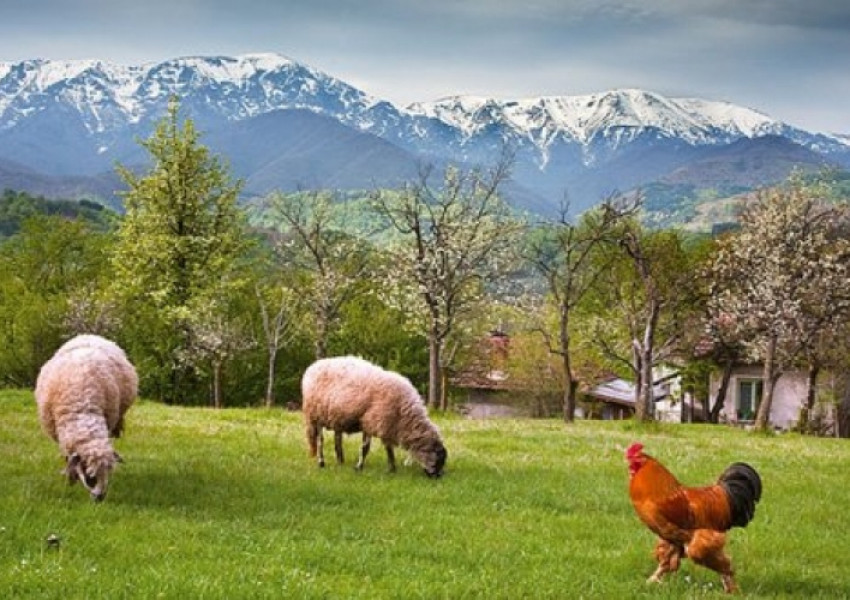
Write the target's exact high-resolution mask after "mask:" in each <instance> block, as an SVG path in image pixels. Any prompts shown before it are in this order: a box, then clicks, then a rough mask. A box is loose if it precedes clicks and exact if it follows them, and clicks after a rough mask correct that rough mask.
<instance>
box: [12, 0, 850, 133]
mask: <svg viewBox="0 0 850 600" xmlns="http://www.w3.org/2000/svg"><path fill="white" fill-rule="evenodd" d="M253 52H276V53H279V54H283V55H285V56H287V57H289V58H291V59H293V60H296V61H298V62H301V63H303V64H306V65H309V66H311V67H314V68H317V69H319V70H321V71H324V72H325V73H327V74H329V75H332V76H334V77H337V78H339V79H342V80H343V81H345V82H347V83H349V84H351V85H354V86H355V87H358V88H360V89H362V90H363V91H365V92H367V93H369V94H372V95H375V96H378V97H380V98H384V99H387V100H389V101H391V102H394V103H395V104H398V105H402V106H404V105H406V104H408V103H410V102H414V101H428V100H435V99H438V98H441V97H444V96H449V95H455V94H474V95H479V96H494V97H498V98H524V97H531V96H542V95H547V96H551V95H576V94H587V93H593V92H602V91H606V90H610V89H616V88H642V89H646V90H650V91H655V92H659V93H661V94H664V95H668V96H695V97H701V98H707V99H713V100H727V101H729V102H733V103H735V104H740V105H743V106H747V107H750V108H754V109H756V110H760V111H762V112H765V113H767V114H768V115H770V116H771V117H774V118H776V119H779V120H782V121H785V122H787V123H789V124H791V125H795V126H798V127H802V128H805V129H809V130H812V131H823V132H837V133H848V134H850V2H848V1H847V0H805V1H800V0H703V1H699V0H631V1H629V0H612V1H607V0H297V1H295V0H0V61H5V62H17V61H20V60H24V59H31V58H48V59H91V58H96V59H102V60H106V61H110V62H115V63H119V64H128V65H130V64H142V63H147V62H158V61H161V60H166V59H169V58H176V57H182V56H200V55H228V56H233V55H237V54H246V53H253Z"/></svg>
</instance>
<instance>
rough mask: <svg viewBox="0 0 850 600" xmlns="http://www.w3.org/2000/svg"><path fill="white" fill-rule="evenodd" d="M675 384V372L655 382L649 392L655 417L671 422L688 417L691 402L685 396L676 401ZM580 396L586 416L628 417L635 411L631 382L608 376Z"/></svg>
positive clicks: (687, 418)
mask: <svg viewBox="0 0 850 600" xmlns="http://www.w3.org/2000/svg"><path fill="white" fill-rule="evenodd" d="M679 387H680V386H679V378H678V376H675V375H669V376H668V377H666V378H661V383H658V384H656V386H655V389H654V390H653V392H654V397H655V417H656V419H657V420H659V421H667V422H672V423H679V422H682V421H688V420H690V419H689V415H692V414H693V412H694V411H693V410H692V409H691V406H692V401H691V399H690V396H689V395H686V397H685V398H684V399H683V400H681V401H680V400H678V396H679V395H680V390H679ZM583 395H584V398H585V404H587V405H588V406H587V409H586V413H587V416H588V418H594V417H595V418H600V419H603V420H612V419H630V418H631V417H633V416H634V414H635V385H634V384H633V383H632V382H630V381H626V380H625V379H620V378H618V377H611V378H609V379H607V380H605V381H603V382H601V383H599V384H597V385H595V386H592V387H590V388H589V389H587V390H585V391H584V392H583Z"/></svg>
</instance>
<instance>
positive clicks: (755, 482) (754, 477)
mask: <svg viewBox="0 0 850 600" xmlns="http://www.w3.org/2000/svg"><path fill="white" fill-rule="evenodd" d="M717 483H718V484H719V485H721V486H722V487H723V489H724V490H726V495H727V496H728V497H729V508H730V509H731V515H732V526H733V527H746V526H747V523H749V522H750V521H752V519H753V516H755V513H756V503H757V502H758V501H759V499H761V477H759V474H758V473H757V472H756V470H755V469H754V468H752V467H751V466H750V465H748V464H746V463H742V462H738V463H733V464H731V465H729V467H727V469H726V470H725V471H723V474H722V475H720V479H718V481H717Z"/></svg>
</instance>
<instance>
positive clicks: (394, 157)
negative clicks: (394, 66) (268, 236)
mask: <svg viewBox="0 0 850 600" xmlns="http://www.w3.org/2000/svg"><path fill="white" fill-rule="evenodd" d="M172 96H177V97H178V98H179V99H180V102H181V110H182V111H183V114H184V115H186V116H190V117H191V118H192V119H193V120H194V121H195V123H196V125H197V127H198V129H199V130H200V131H202V132H204V135H205V136H207V137H206V138H205V139H207V140H209V145H210V147H211V149H212V150H214V151H215V152H217V153H220V154H223V155H224V157H225V158H227V159H229V160H230V161H232V164H233V165H234V169H235V170H237V173H236V175H237V176H239V177H242V178H244V179H245V180H246V190H247V191H248V192H249V193H255V194H262V193H266V192H268V191H269V190H270V189H275V188H278V189H287V188H289V187H296V186H297V187H303V186H304V185H322V186H328V185H337V186H343V187H346V186H347V187H358V186H360V187H371V186H373V185H375V184H379V185H380V184H390V183H394V182H397V181H399V180H401V179H404V178H405V177H407V176H409V175H410V174H411V173H412V172H413V171H414V168H415V164H416V163H417V162H418V161H422V160H429V161H435V162H443V161H467V162H479V163H480V162H486V161H487V160H488V159H491V158H492V157H493V156H494V152H495V151H496V149H498V148H499V147H500V146H501V145H502V144H504V143H506V142H507V143H509V144H511V145H512V146H513V147H514V148H516V156H517V164H516V168H515V181H516V182H517V183H518V184H520V186H522V187H523V188H525V190H526V193H527V194H528V195H531V196H537V197H538V199H543V200H542V201H543V202H544V203H545V202H546V201H548V200H547V199H550V198H554V197H556V196H557V197H560V196H561V195H562V194H563V192H564V191H565V190H567V191H569V192H570V193H571V195H573V196H576V194H577V200H578V203H579V204H588V203H592V202H593V201H594V200H598V197H599V195H600V194H602V193H603V192H604V191H605V189H604V187H605V186H611V187H616V188H618V189H624V187H625V186H633V185H639V184H641V183H642V182H645V181H649V180H651V179H652V178H655V177H658V176H660V175H663V174H664V173H666V172H668V171H670V170H672V169H674V168H677V167H681V166H683V165H684V164H685V163H686V162H687V161H688V160H690V159H692V158H694V157H698V156H700V155H701V154H702V153H704V151H705V150H706V149H713V150H716V149H717V148H720V147H723V146H724V145H728V144H731V143H733V142H735V141H737V140H741V139H755V140H757V139H760V138H767V137H771V136H773V137H775V136H779V137H782V138H786V139H789V140H791V141H793V142H794V143H796V144H799V145H800V146H803V147H804V148H807V149H808V150H809V151H810V152H811V153H812V156H817V157H822V158H823V160H824V161H834V162H844V163H845V164H846V163H847V162H848V157H850V138H848V137H847V136H843V137H842V136H828V135H823V134H815V133H810V132H806V131H803V130H800V129H796V128H793V127H791V126H789V125H786V124H784V123H781V122H779V121H776V120H774V119H771V118H770V117H768V116H767V115H764V114H762V113H760V112H758V111H755V110H751V109H748V108H743V107H740V106H735V105H733V104H729V103H723V102H713V101H707V100H701V99H694V98H666V97H664V96H661V95H659V94H655V93H652V92H648V91H642V90H633V89H627V90H614V91H608V92H604V93H599V94H593V95H584V96H562V97H543V98H531V99H525V100H498V99H492V98H472V97H452V98H446V99H443V100H439V101H436V102H431V103H417V104H414V105H411V106H409V107H406V108H401V107H396V106H394V105H392V104H391V103H389V102H386V101H383V100H381V99H379V98H376V97H373V96H371V95H369V94H368V93H366V92H364V91H361V90H358V89H356V88H354V87H353V86H350V85H348V84H346V83H345V82H343V81H340V80H339V79H336V78H334V77H332V76H330V75H327V74H325V73H322V72H320V71H317V70H315V69H312V68H310V67H308V66H305V65H303V64H300V63H298V62H296V61H293V60H291V59H288V58H286V57H284V56H281V55H278V54H249V55H243V56H237V57H191V58H179V59H174V60H169V61H165V62H162V63H156V64H145V65H139V66H121V65H116V64H112V63H109V62H104V61H98V60H90V61H51V60H30V61H24V62H21V63H15V64H12V63H0V160H6V161H14V162H15V163H17V164H19V165H22V166H23V167H26V168H28V169H31V170H33V171H36V172H39V173H41V174H43V175H47V176H55V175H65V176H79V175H96V174H100V173H103V172H105V171H110V170H112V169H113V167H114V164H115V162H116V161H118V162H120V163H122V164H125V165H126V164H128V163H129V164H134V163H138V162H141V161H143V160H144V159H145V154H144V152H143V151H142V149H141V148H140V146H139V144H138V140H139V139H140V138H144V137H146V136H147V135H149V133H150V131H151V130H152V128H153V126H154V124H155V123H156V122H157V121H158V120H159V119H160V118H161V117H162V116H163V115H164V113H165V107H166V106H167V103H168V100H169V98H170V97H172ZM376 174H377V175H378V177H376Z"/></svg>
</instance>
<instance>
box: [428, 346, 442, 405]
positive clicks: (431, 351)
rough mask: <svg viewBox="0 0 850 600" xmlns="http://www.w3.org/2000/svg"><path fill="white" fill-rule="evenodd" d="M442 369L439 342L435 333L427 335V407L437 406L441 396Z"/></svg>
mask: <svg viewBox="0 0 850 600" xmlns="http://www.w3.org/2000/svg"><path fill="white" fill-rule="evenodd" d="M441 383H442V369H441V367H440V340H439V338H438V337H437V334H436V332H434V331H431V333H430V334H429V335H428V406H431V407H437V406H439V402H440V397H441V395H442V391H441V389H442V386H441V385H440V384H441Z"/></svg>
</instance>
